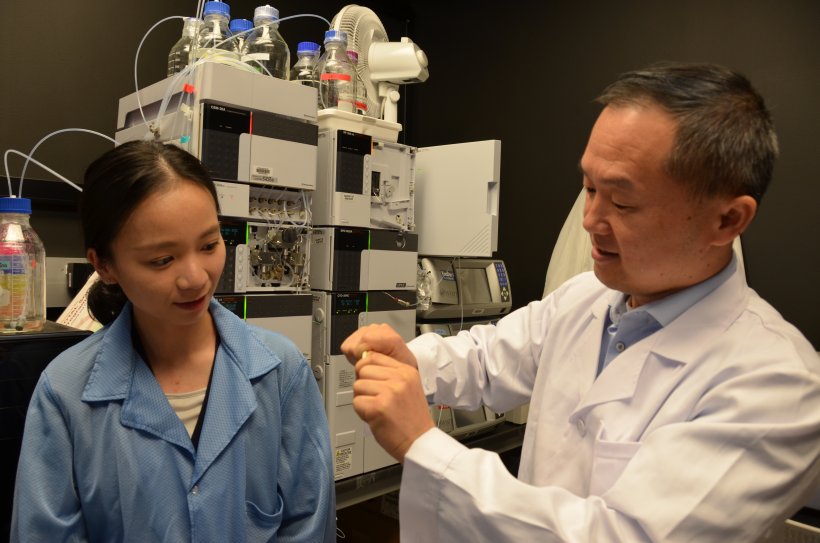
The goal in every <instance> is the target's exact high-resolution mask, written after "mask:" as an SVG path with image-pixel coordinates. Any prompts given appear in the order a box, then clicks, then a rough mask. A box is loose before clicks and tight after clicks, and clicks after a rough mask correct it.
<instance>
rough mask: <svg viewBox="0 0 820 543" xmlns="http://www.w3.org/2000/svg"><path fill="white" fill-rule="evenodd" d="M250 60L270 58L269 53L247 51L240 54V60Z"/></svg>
mask: <svg viewBox="0 0 820 543" xmlns="http://www.w3.org/2000/svg"><path fill="white" fill-rule="evenodd" d="M251 60H265V61H268V60H270V53H248V54H247V55H242V62H248V61H251Z"/></svg>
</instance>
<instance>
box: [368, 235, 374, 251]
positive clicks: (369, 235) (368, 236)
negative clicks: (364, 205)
mask: <svg viewBox="0 0 820 543" xmlns="http://www.w3.org/2000/svg"><path fill="white" fill-rule="evenodd" d="M372 235H373V233H372V232H371V231H370V230H368V231H367V250H368V251H369V250H370V236H372Z"/></svg>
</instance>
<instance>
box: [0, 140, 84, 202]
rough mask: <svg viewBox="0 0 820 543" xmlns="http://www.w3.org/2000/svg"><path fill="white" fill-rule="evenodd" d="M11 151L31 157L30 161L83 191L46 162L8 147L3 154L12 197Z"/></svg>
mask: <svg viewBox="0 0 820 543" xmlns="http://www.w3.org/2000/svg"><path fill="white" fill-rule="evenodd" d="M9 153H13V154H15V155H20V156H21V157H25V158H27V159H29V160H30V161H32V162H34V163H35V164H37V165H38V166H40V167H41V168H42V169H44V170H45V171H47V172H48V173H50V174H51V175H53V176H55V177H58V178H60V179H61V180H62V181H65V182H66V183H68V184H69V185H71V186H72V187H74V188H75V189H77V190H78V191H80V192H82V191H83V189H82V188H81V187H79V186H78V185H75V184H74V183H72V182H71V181H69V180H68V179H66V178H65V177H63V176H62V175H60V174H59V173H57V172H55V171H54V170H52V169H51V168H49V167H48V166H46V165H45V164H43V163H42V162H40V161H39V160H34V159H33V158H31V157H30V156H28V155H27V154H25V153H21V152H20V151H18V150H17V149H7V150H6V152H5V153H4V154H3V165H4V166H5V167H6V179H7V180H8V182H9V195H10V196H11V197H12V198H14V192H13V191H12V190H11V176H10V175H9ZM22 193H23V191H22V187H21V188H20V194H22Z"/></svg>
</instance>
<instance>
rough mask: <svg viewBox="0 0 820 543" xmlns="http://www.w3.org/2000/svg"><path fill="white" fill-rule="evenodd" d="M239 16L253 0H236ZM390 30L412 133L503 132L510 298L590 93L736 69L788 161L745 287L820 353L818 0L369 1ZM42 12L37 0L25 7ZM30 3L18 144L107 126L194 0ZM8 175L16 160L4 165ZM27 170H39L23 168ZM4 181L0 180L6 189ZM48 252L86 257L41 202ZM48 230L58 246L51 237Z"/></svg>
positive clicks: (433, 141) (16, 66)
mask: <svg viewBox="0 0 820 543" xmlns="http://www.w3.org/2000/svg"><path fill="white" fill-rule="evenodd" d="M230 4H231V8H232V15H233V16H239V17H247V18H250V17H251V16H252V13H253V8H254V7H255V5H256V2H253V1H248V0H241V1H238V0H237V1H233V2H230ZM274 5H276V7H277V8H279V10H280V12H281V14H282V16H286V15H290V14H294V13H301V12H308V11H310V12H314V13H318V14H320V15H323V16H324V17H326V18H328V19H330V18H332V16H333V15H334V14H335V13H336V12H337V11H338V10H339V8H341V7H342V6H343V5H345V4H344V2H331V1H320V0H308V1H302V2H296V1H295V0H289V1H287V2H284V1H283V2H276V3H275V4H274ZM366 5H367V6H368V7H371V8H373V9H374V10H375V11H376V13H377V14H379V16H380V17H381V18H382V20H383V22H384V23H385V26H386V27H387V30H388V34H389V35H390V36H391V38H392V39H398V38H399V37H400V36H401V35H403V34H405V33H407V34H409V35H410V36H411V37H412V38H413V39H414V41H416V42H417V43H419V44H420V45H421V46H422V48H423V49H424V50H425V52H426V53H427V55H428V57H429V58H430V73H431V76H430V79H429V81H428V82H427V83H425V84H423V85H417V86H412V87H407V88H406V89H404V90H403V98H402V101H403V102H402V107H403V108H406V110H400V117H401V119H400V120H401V121H403V122H404V125H405V131H404V133H403V138H404V141H405V142H406V143H409V144H412V145H418V146H428V145H438V144H446V143H456V142H463V141H471V140H479V139H501V140H502V142H503V143H502V183H501V186H502V190H501V221H500V225H501V226H500V250H499V254H498V256H499V257H500V258H503V259H504V260H505V262H506V263H507V266H508V268H509V273H510V277H511V282H512V285H513V296H514V302H515V304H516V306H521V305H523V304H525V303H526V302H527V301H529V300H531V299H535V298H538V297H540V295H541V291H542V289H543V283H544V276H545V274H546V267H547V262H548V258H549V255H550V252H551V250H552V247H553V245H554V243H555V239H556V238H557V235H558V231H559V230H560V227H561V224H562V223H563V221H564V219H565V217H566V214H567V211H568V210H569V207H570V205H571V204H572V202H573V200H574V198H575V196H576V195H577V194H578V191H579V190H580V181H581V180H580V177H579V176H578V174H577V173H576V172H577V170H576V164H577V162H578V159H579V158H580V156H581V154H582V152H583V149H584V145H585V143H586V138H587V136H588V133H589V129H590V127H591V126H592V123H593V122H594V119H595V117H596V115H597V113H598V107H597V106H595V105H594V104H593V103H592V100H593V98H594V97H595V96H596V95H597V94H598V93H599V92H600V90H601V89H603V87H604V86H605V85H606V84H607V83H609V82H610V81H611V80H612V79H613V77H614V76H615V75H617V74H618V73H620V72H623V71H626V70H630V69H634V68H638V67H641V66H643V65H645V64H648V63H650V62H653V61H657V60H688V61H707V62H717V63H721V64H725V65H727V66H730V67H732V68H734V69H737V70H739V71H741V72H743V73H745V74H746V75H747V76H748V77H749V78H750V79H751V80H752V81H753V82H754V83H755V84H756V86H757V87H758V88H759V90H760V91H761V92H762V93H763V95H764V96H765V97H766V99H767V101H768V103H769V105H770V107H771V108H772V110H773V112H774V117H775V124H776V126H777V129H778V133H779V135H780V143H781V150H782V152H781V158H780V160H779V162H778V164H777V167H776V169H775V179H774V181H773V184H772V187H771V189H770V191H769V193H768V195H767V196H766V198H765V199H764V201H763V206H762V208H761V210H760V214H759V216H758V218H757V220H756V221H755V223H754V224H753V225H752V227H751V229H750V230H749V232H748V233H747V234H746V235H744V238H743V241H744V250H745V257H746V265H747V273H748V276H749V282H750V284H751V285H752V287H753V288H755V289H756V290H757V291H758V292H759V293H760V294H761V295H762V296H763V297H765V298H766V299H768V300H769V301H770V302H771V303H772V304H773V305H774V306H775V307H776V308H777V309H778V310H780V311H781V312H782V313H783V314H784V316H785V317H786V318H787V319H788V320H790V321H792V322H793V323H795V324H796V325H797V327H798V328H800V329H801V331H802V332H803V333H804V334H806V335H807V336H808V337H809V339H810V340H811V341H812V342H813V343H814V346H815V348H820V323H819V322H818V321H819V319H817V318H816V317H815V316H814V313H815V311H814V308H815V307H817V306H818V304H820V289H818V287H817V282H816V279H815V277H816V276H817V272H816V271H815V270H816V269H817V268H818V263H819V262H818V260H820V254H819V253H820V252H819V251H818V243H817V241H816V240H815V237H814V234H815V233H816V232H818V231H820V221H819V220H818V218H817V214H816V213H815V210H814V208H815V205H816V204H815V202H817V201H818V200H819V199H820V188H818V184H817V183H816V182H814V181H812V179H814V175H813V174H814V171H815V169H816V167H815V162H814V160H813V159H814V158H815V155H816V154H817V151H818V143H817V134H816V133H817V130H818V128H820V33H819V32H817V27H816V21H818V20H820V3H818V2H816V1H815V0H790V1H784V2H771V1H769V0H747V1H742V0H735V1H729V0H724V1H718V2H715V1H707V0H696V1H688V2H675V3H672V2H656V1H652V2H650V1H645V0H640V1H637V0H636V1H627V2H620V3H611V2H606V3H605V2H571V1H561V2H549V1H546V2H538V3H536V2H532V3H530V2H527V3H524V2H518V3H510V4H501V3H498V2H487V1H483V0H479V1H471V2H465V1H461V0H454V1H450V2H440V1H436V2H433V1H431V0H417V1H413V2H410V1H399V2H388V1H384V0H382V1H379V2H369V3H366ZM31 6H37V7H31ZM65 6H66V4H64V3H61V2H57V1H56V0H41V1H40V2H37V3H31V2H24V1H23V0H4V1H3V3H2V5H0V20H3V21H4V22H5V23H6V24H5V27H6V30H5V32H3V33H2V38H0V40H2V42H0V46H2V48H3V49H2V50H3V51H4V52H5V53H6V54H5V55H4V58H3V61H2V70H1V71H0V81H2V86H0V108H1V109H0V123H2V124H0V126H2V130H0V150H5V149H7V148H9V147H12V148H17V149H20V150H27V149H28V148H30V147H31V146H32V145H33V144H34V143H35V142H36V141H37V140H38V139H39V138H40V137H42V136H43V135H45V134H46V133H48V132H50V131H51V130H55V129H59V128H64V127H69V126H77V127H84V128H91V129H96V130H99V131H102V132H105V133H107V134H109V135H112V134H113V130H114V125H115V122H116V111H117V100H118V98H119V97H121V96H124V95H125V94H128V93H130V92H132V91H133V87H134V84H133V62H134V53H135V51H136V47H137V44H138V43H139V40H140V39H141V38H142V35H143V34H144V33H145V31H146V30H147V29H148V28H149V27H150V26H151V25H152V24H154V23H155V22H156V21H158V20H159V19H161V18H163V17H167V16H169V15H191V14H192V13H193V12H194V10H195V8H196V2H193V1H192V0H145V1H143V2H124V1H121V0H111V1H109V2H77V3H74V4H71V5H70V7H68V8H65ZM180 28H181V23H180V22H172V23H166V24H164V25H162V26H161V27H159V28H158V29H157V31H155V33H153V34H152V35H151V36H150V37H149V38H148V40H146V43H145V45H144V46H143V51H142V53H141V57H140V58H141V60H140V64H139V80H140V82H141V84H149V83H152V82H154V81H156V80H158V79H160V78H161V77H163V76H164V71H165V62H166V58H165V57H166V54H167V51H168V49H169V48H170V46H171V44H172V43H173V42H174V41H175V40H176V39H177V37H178V35H179V31H180ZM281 30H282V33H283V35H284V36H285V38H286V39H287V41H288V42H289V43H290V45H291V51H292V52H293V51H295V45H296V42H298V41H303V40H313V41H321V37H322V32H323V30H324V26H323V23H322V22H321V21H319V20H302V21H294V22H290V23H289V22H286V23H283V25H282V28H281ZM106 148H108V147H107V144H106V143H105V142H103V141H102V140H100V141H96V140H94V139H93V138H92V137H91V136H86V135H67V136H62V137H58V138H55V139H53V140H51V141H50V142H49V143H47V144H45V145H44V146H43V147H42V148H41V151H40V152H38V154H37V158H39V159H41V160H43V161H44V162H46V163H47V164H49V165H50V166H51V167H53V168H55V169H56V170H58V171H60V172H62V173H64V174H65V175H67V176H68V177H70V178H72V179H79V178H80V177H81V173H82V171H83V169H84V168H85V166H86V165H87V163H88V162H89V161H90V160H91V159H93V158H94V157H95V156H96V155H98V154H99V153H100V152H102V151H103V150H105V149H106ZM12 160H13V162H12V164H13V165H12V167H11V170H12V173H13V174H19V162H20V161H19V160H18V159H12ZM31 174H32V175H35V176H36V177H38V178H48V176H47V175H45V174H43V173H42V172H40V171H39V170H38V169H36V168H34V169H32V170H31ZM3 190H5V189H3ZM34 224H35V228H37V230H38V232H39V233H40V234H41V237H43V238H44V240H45V242H46V249H47V251H48V253H49V254H50V255H53V256H76V255H81V254H82V249H81V242H80V240H79V228H78V227H77V226H76V221H74V220H73V217H71V216H70V215H66V214H64V213H55V212H47V211H46V212H43V213H40V214H38V213H37V211H36V210H35V216H34ZM52 240H53V241H52Z"/></svg>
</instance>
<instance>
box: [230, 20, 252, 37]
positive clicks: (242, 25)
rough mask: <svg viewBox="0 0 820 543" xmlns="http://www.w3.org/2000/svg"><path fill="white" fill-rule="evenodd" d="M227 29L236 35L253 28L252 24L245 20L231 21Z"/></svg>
mask: <svg viewBox="0 0 820 543" xmlns="http://www.w3.org/2000/svg"><path fill="white" fill-rule="evenodd" d="M228 28H230V29H231V33H232V34H238V33H239V32H245V31H247V30H250V29H251V28H253V23H252V22H251V21H249V20H247V19H232V20H231V24H230V25H228Z"/></svg>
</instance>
